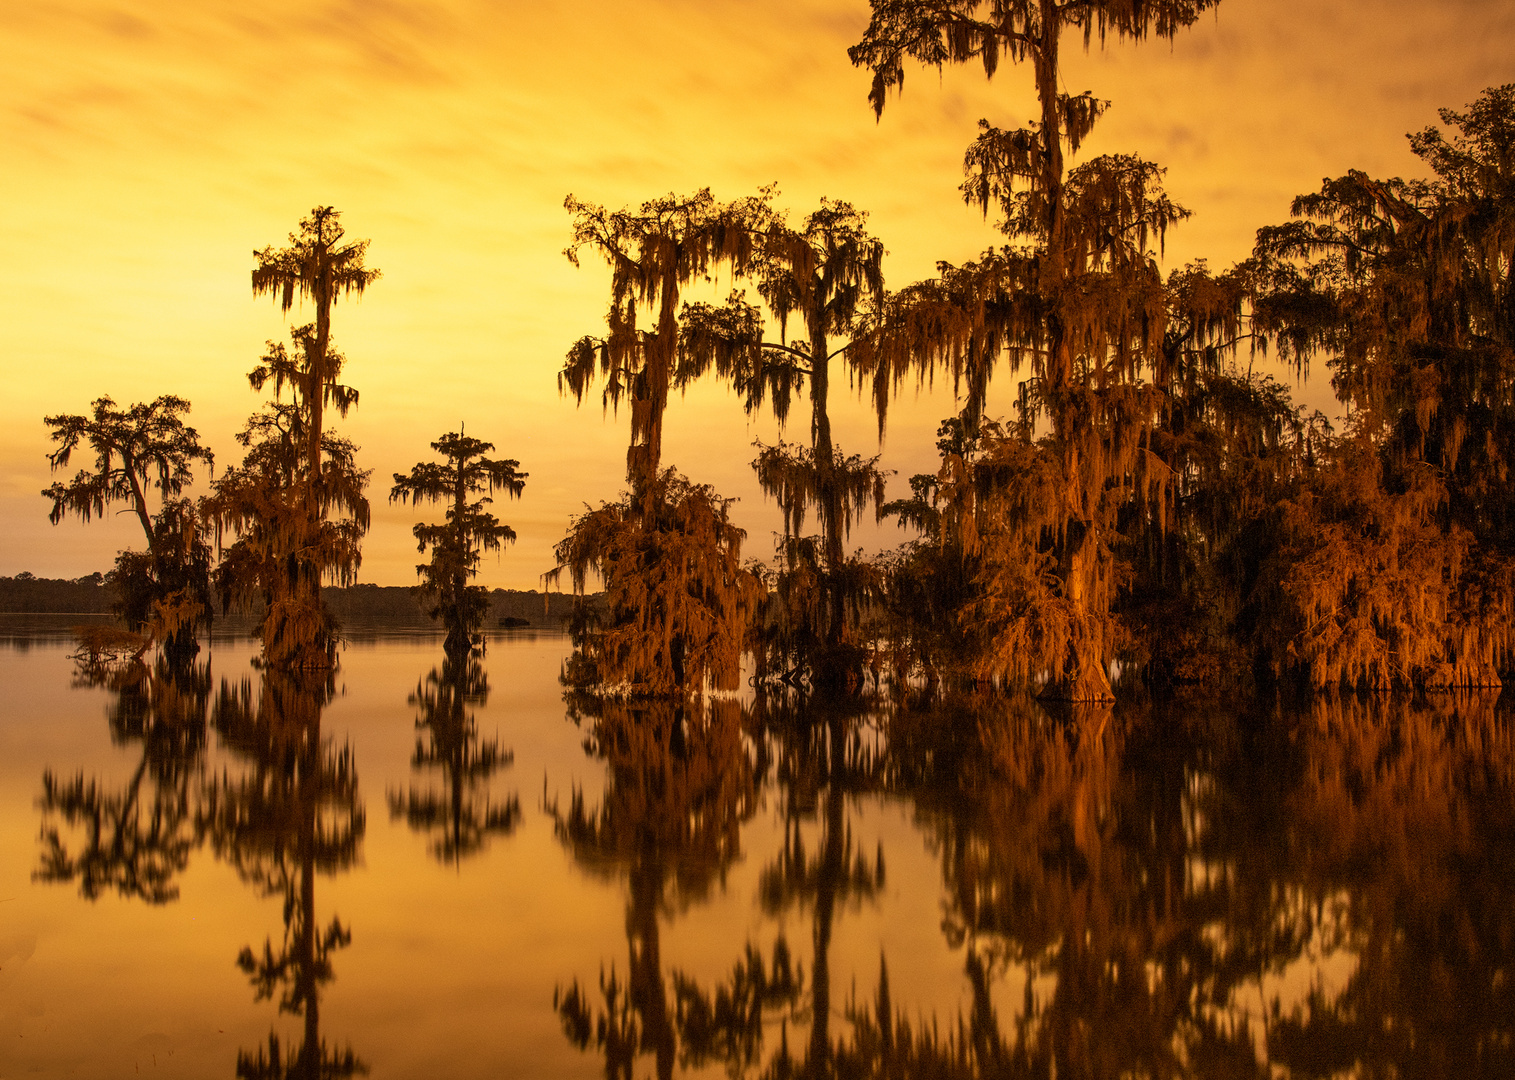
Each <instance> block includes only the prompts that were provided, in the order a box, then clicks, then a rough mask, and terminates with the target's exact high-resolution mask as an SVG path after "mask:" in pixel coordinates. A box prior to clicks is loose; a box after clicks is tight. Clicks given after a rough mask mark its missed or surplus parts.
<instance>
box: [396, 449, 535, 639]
mask: <svg viewBox="0 0 1515 1080" xmlns="http://www.w3.org/2000/svg"><path fill="white" fill-rule="evenodd" d="M431 448H432V449H433V450H435V451H436V452H437V453H438V454H441V455H442V457H443V458H445V459H446V460H445V462H433V461H423V462H418V463H417V464H416V465H414V466H412V467H411V470H410V475H409V476H406V475H404V474H402V473H395V474H394V477H395V482H394V486H393V487H392V488H390V490H389V501H390V502H401V503H405V502H409V503H412V504H414V505H417V506H419V505H420V504H421V503H422V502H423V501H425V502H444V503H447V514H446V522H445V523H444V524H441V525H427V524H425V523H424V522H423V523H421V524H418V525H416V527H415V530H414V532H415V537H416V540H417V541H418V548H417V550H419V551H421V552H425V550H426V549H427V547H430V548H431V561H430V562H428V563H422V564H421V565H419V566H417V567H416V574H417V575H419V577H420V578H421V594H422V595H423V596H424V597H426V599H427V601H428V603H429V606H428V608H427V612H426V613H427V615H429V616H431V617H432V618H433V619H436V618H440V619H441V620H442V624H443V625H444V626H445V627H446V628H447V639H446V642H445V643H444V645H443V648H444V649H445V650H446V651H447V652H448V653H466V652H468V651H469V650H470V649H471V648H472V647H473V638H474V635H475V634H477V633H478V632H479V629H480V628H481V627H482V626H483V625H484V616H485V614H487V613H488V611H489V591H488V590H487V589H485V588H484V587H483V586H481V585H470V584H469V581H470V579H472V578H473V577H474V576H476V575H477V574H478V572H479V559H480V557H481V556H482V554H483V553H484V552H486V551H499V550H501V548H502V547H503V545H505V544H506V543H514V542H515V538H516V534H515V530H513V529H512V528H511V527H510V526H509V525H502V524H500V522H499V519H497V518H496V517H495V516H494V515H493V514H491V513H490V512H489V511H487V510H485V509H484V507H485V505H486V504H488V503H490V502H491V501H492V500H491V499H490V498H489V495H488V494H486V493H492V492H494V491H495V490H497V489H498V490H502V491H504V492H505V493H506V494H507V495H509V496H510V497H511V498H513V499H515V498H519V497H520V495H521V491H522V489H523V488H524V487H525V486H526V478H527V474H526V473H523V472H520V471H518V470H519V468H520V464H521V463H520V462H519V461H516V460H514V459H507V458H487V457H485V456H484V455H485V454H487V453H488V452H489V451H491V450H493V449H494V443H489V442H484V441H482V440H480V439H474V438H470V437H469V436H467V435H464V434H463V432H462V430H461V429H460V430H458V431H455V432H453V431H450V432H448V433H447V434H445V435H443V436H442V437H441V438H440V439H438V440H437V441H436V442H434V443H432V444H431ZM474 495H479V496H481V497H480V498H477V499H475V498H472V496H474Z"/></svg>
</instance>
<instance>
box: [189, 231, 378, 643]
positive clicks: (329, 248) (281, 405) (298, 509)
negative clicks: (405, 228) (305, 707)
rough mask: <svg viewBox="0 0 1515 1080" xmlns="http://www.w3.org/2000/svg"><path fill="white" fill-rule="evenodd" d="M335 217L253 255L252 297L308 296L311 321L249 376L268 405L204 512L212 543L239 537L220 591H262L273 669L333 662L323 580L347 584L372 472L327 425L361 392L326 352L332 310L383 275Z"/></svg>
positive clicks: (287, 303) (272, 346) (250, 425)
mask: <svg viewBox="0 0 1515 1080" xmlns="http://www.w3.org/2000/svg"><path fill="white" fill-rule="evenodd" d="M340 217H341V215H340V214H339V213H338V212H337V211H335V210H333V209H332V208H331V207H329V206H326V207H317V208H316V209H314V210H312V211H311V214H310V216H309V217H307V218H303V219H302V220H301V221H300V228H299V231H298V232H295V233H291V234H290V237H289V246H288V247H285V248H278V249H275V248H273V247H267V248H264V249H263V250H262V251H257V252H254V253H253V254H254V256H255V257H256V258H257V260H258V265H257V268H256V269H254V270H253V272H252V286H253V295H254V296H260V295H263V294H265V293H268V294H272V295H273V297H274V299H275V302H277V303H278V304H279V305H280V307H281V309H282V310H283V311H289V310H290V308H291V307H293V306H294V303H295V300H296V298H299V299H301V300H305V299H309V300H310V301H311V302H312V305H313V306H314V308H315V316H316V319H315V322H313V323H307V324H305V325H303V326H300V327H297V328H296V329H295V330H294V331H292V333H291V339H292V343H293V348H286V347H285V346H284V345H283V344H282V343H279V342H273V341H270V342H269V343H268V351H267V352H266V353H265V354H264V356H263V358H262V360H261V361H260V362H259V364H258V366H257V367H255V368H254V369H253V370H252V371H251V372H250V373H249V374H248V381H249V382H250V383H251V384H252V388H253V389H254V390H262V389H263V387H264V385H265V384H269V383H271V384H272V388H273V396H274V403H273V404H272V405H270V406H269V407H267V408H265V409H264V410H263V411H262V412H259V413H255V414H254V415H253V416H252V418H251V419H249V420H248V422H247V426H246V428H244V429H243V431H242V432H241V433H240V434H239V435H238V436H237V440H238V442H240V443H241V444H242V445H243V446H245V447H247V448H248V452H247V455H246V457H245V458H244V459H243V462H242V465H241V467H240V468H235V469H230V470H228V471H227V472H226V474H225V475H224V476H222V477H221V478H220V479H219V480H218V481H217V482H216V485H215V494H214V495H213V496H212V497H211V498H210V499H208V500H207V502H206V506H205V509H206V512H207V514H208V516H209V517H210V518H211V520H213V521H214V522H215V525H216V529H217V534H218V536H221V535H224V534H225V533H227V532H230V533H232V534H233V535H234V536H235V537H236V541H235V543H234V544H233V545H232V546H231V548H230V549H229V550H228V551H227V552H226V554H225V556H224V557H223V559H222V561H221V566H220V569H219V571H218V574H217V577H218V584H219V587H220V590H221V594H222V596H223V598H224V599H225V600H226V601H235V602H238V603H240V604H242V605H244V606H245V605H246V604H248V602H249V601H250V600H251V598H252V597H253V596H255V595H259V594H261V596H262V598H263V600H264V603H265V604H266V605H267V610H266V612H265V614H264V616H263V622H262V633H263V659H264V662H265V663H267V664H270V665H272V666H275V667H287V668H327V667H331V666H332V664H333V663H334V648H335V644H336V639H335V628H334V625H333V622H332V619H331V616H330V614H329V613H328V612H327V611H326V609H325V607H324V606H323V605H322V603H321V582H322V580H323V579H326V578H331V579H335V580H336V581H337V582H338V583H340V584H343V585H347V584H350V583H351V582H352V580H353V576H354V574H355V573H356V572H357V568H358V563H359V561H360V560H361V552H360V548H359V542H360V540H361V538H362V536H363V533H364V532H366V531H367V529H368V500H367V498H365V497H364V495H363V491H364V488H365V487H366V486H367V483H368V476H369V473H368V472H367V471H364V470H360V469H358V467H357V465H356V463H355V461H354V453H355V452H356V449H357V448H356V447H354V446H353V445H352V443H350V442H348V441H347V440H346V439H341V438H338V437H336V436H334V435H333V434H332V433H331V432H330V431H329V430H328V428H327V424H326V409H327V408H328V407H331V408H334V409H336V410H337V412H338V414H339V415H341V416H346V415H347V411H348V410H349V409H351V408H352V407H353V406H354V405H356V404H357V401H358V392H357V391H356V390H354V389H353V388H352V387H350V386H347V385H344V384H343V383H342V382H340V379H341V375H342V366H343V363H344V361H343V357H342V355H341V354H340V353H338V352H337V351H336V350H335V349H333V348H332V347H331V307H332V304H333V303H334V302H335V301H336V299H337V298H338V297H339V296H342V295H346V294H349V293H352V294H356V295H359V296H361V295H362V294H363V291H364V290H365V289H366V288H367V287H368V286H369V285H370V284H372V283H373V281H374V280H375V279H376V278H377V277H378V276H379V271H377V270H371V269H368V268H367V267H365V266H364V265H363V259H364V255H365V252H366V251H367V249H368V241H366V240H359V241H351V242H348V243H343V237H344V235H345V234H344V232H343V229H342V226H341V224H340V222H339V218H340ZM286 389H287V390H288V391H289V395H290V400H289V401H288V402H285V401H284V400H283V397H284V392H285V390H286Z"/></svg>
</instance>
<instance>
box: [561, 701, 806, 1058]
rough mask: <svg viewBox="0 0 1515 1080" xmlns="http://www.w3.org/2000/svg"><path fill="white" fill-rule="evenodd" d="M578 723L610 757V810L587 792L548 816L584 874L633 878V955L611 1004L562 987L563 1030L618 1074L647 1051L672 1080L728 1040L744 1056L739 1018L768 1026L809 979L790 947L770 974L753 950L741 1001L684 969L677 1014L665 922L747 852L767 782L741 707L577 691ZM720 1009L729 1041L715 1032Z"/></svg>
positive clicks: (615, 978)
mask: <svg viewBox="0 0 1515 1080" xmlns="http://www.w3.org/2000/svg"><path fill="white" fill-rule="evenodd" d="M570 716H571V717H572V718H573V719H574V720H575V722H578V723H580V724H581V725H583V726H584V727H585V728H586V737H585V749H586V751H587V752H589V753H590V754H592V755H594V756H596V757H598V758H600V759H602V760H603V761H604V762H605V768H606V782H605V792H604V795H603V797H602V798H601V800H600V802H599V805H597V806H590V805H589V804H588V802H587V801H586V800H585V798H584V796H583V793H582V792H577V791H576V792H575V793H574V794H573V796H572V798H571V801H570V803H569V805H568V806H567V807H566V808H563V807H561V806H557V805H550V806H549V807H548V810H549V812H550V813H551V814H552V816H553V818H554V821H555V825H556V830H557V834H558V837H559V839H560V840H561V841H562V843H563V844H564V845H566V846H567V847H568V849H569V850H570V851H571V852H572V854H573V856H574V858H575V859H576V860H577V861H578V862H579V864H580V865H581V866H584V867H585V868H587V869H589V870H590V871H591V872H594V873H599V874H603V875H606V876H619V875H622V874H624V875H625V876H626V879H627V893H628V895H627V903H626V942H627V953H628V957H627V963H626V976H625V980H624V982H623V981H622V978H621V976H620V975H619V974H618V973H617V971H616V967H615V965H614V963H612V964H611V967H610V971H609V974H608V975H607V974H605V973H603V972H602V974H601V977H600V992H601V997H602V999H603V1001H602V1002H601V1003H599V1004H596V1003H594V1002H592V1001H591V998H590V995H589V994H588V993H587V992H586V991H585V990H584V988H583V987H582V986H581V985H580V984H579V982H578V981H577V980H574V982H573V983H572V984H571V985H570V986H569V987H568V988H567V989H566V990H565V989H564V988H562V987H559V989H558V991H557V993H556V994H555V998H554V1000H555V1007H556V1008H557V1010H558V1013H559V1015H560V1017H561V1018H562V1021H563V1028H564V1031H565V1032H566V1033H567V1035H568V1037H569V1039H570V1041H571V1042H573V1043H574V1044H575V1045H576V1046H578V1047H580V1048H581V1049H585V1048H588V1047H589V1046H590V1045H591V1044H592V1045H593V1046H594V1047H595V1048H596V1049H597V1050H598V1051H599V1052H600V1053H601V1054H602V1055H603V1056H604V1059H605V1073H606V1075H607V1076H612V1077H628V1078H629V1077H630V1076H631V1075H632V1073H633V1069H634V1066H635V1064H636V1060H637V1058H638V1056H639V1055H642V1054H651V1055H653V1058H654V1067H655V1071H656V1075H657V1076H659V1077H669V1076H672V1075H673V1068H674V1063H675V1060H676V1059H678V1060H680V1061H681V1062H682V1063H683V1064H685V1065H686V1066H687V1065H690V1064H696V1063H698V1061H699V1059H701V1058H703V1057H704V1055H705V1054H706V1053H709V1052H711V1049H712V1048H713V1047H714V1046H716V1045H717V1044H724V1042H726V1041H729V1042H730V1043H731V1044H732V1046H733V1047H734V1048H735V1049H736V1050H737V1051H738V1052H739V1051H740V1048H741V1047H742V1046H743V1045H745V1044H746V1043H749V1042H751V1037H750V1036H747V1035H744V1034H743V1032H744V1031H745V1030H746V1029H747V1028H748V1027H750V1025H749V1024H746V1023H745V1020H744V1021H741V1022H739V1021H738V1019H737V1014H741V1015H742V1016H743V1017H744V1018H745V1017H751V1016H752V1015H753V1013H754V1010H756V1011H757V1013H758V1017H759V1024H760V1019H761V1010H762V1009H763V1008H764V1007H766V1006H768V1005H769V1004H770V1003H771V1002H773V1001H775V1000H787V998H788V997H789V996H790V994H791V988H792V986H793V983H794V980H795V978H796V976H795V974H794V972H793V971H792V970H790V968H789V965H788V962H787V953H786V951H785V950H784V949H783V948H782V946H780V947H779V948H777V949H776V950H775V954H774V961H773V963H772V965H771V966H770V965H766V964H764V962H763V960H762V958H761V957H760V956H758V955H757V954H756V952H755V951H753V950H750V949H749V951H748V956H747V957H746V958H745V959H744V960H743V961H742V962H741V963H740V964H738V965H737V973H736V974H735V975H734V976H733V983H734V985H735V986H736V993H737V994H738V999H735V1000H734V999H732V998H730V997H729V996H728V997H727V998H725V999H723V1000H721V1001H720V1002H719V1003H718V1004H716V1003H713V1002H712V1000H711V999H710V998H708V997H704V996H702V995H700V993H699V991H698V988H697V986H696V985H695V983H694V981H693V980H691V979H689V978H688V977H686V976H684V975H683V974H682V973H678V972H675V973H674V974H673V980H672V981H673V984H674V988H675V1005H674V1007H672V1008H670V1004H669V997H668V983H667V980H665V978H664V975H663V968H662V958H661V950H660V927H659V922H658V920H659V916H660V915H664V914H667V913H668V911H669V909H671V908H674V907H677V906H682V905H687V904H689V903H694V902H698V901H700V900H702V899H704V898H705V897H706V896H708V894H709V892H710V889H711V887H712V885H713V884H714V883H715V882H717V881H718V880H721V879H722V878H723V875H724V873H725V871H726V870H727V868H729V867H730V866H731V864H732V863H733V862H734V861H735V860H736V859H737V857H738V856H739V854H740V851H741V848H740V836H741V827H742V825H743V823H745V822H746V821H747V820H748V819H749V818H750V817H751V816H752V814H753V812H754V811H755V809H756V807H757V792H758V781H759V777H760V776H761V773H762V763H761V760H760V759H759V757H758V754H759V751H760V747H759V746H758V745H757V744H754V743H753V741H752V740H751V739H749V738H748V737H747V732H746V730H745V728H746V722H745V721H746V717H745V715H744V710H743V708H742V706H741V705H740V704H739V703H737V702H735V701H729V700H711V701H706V702H703V703H700V702H696V703H691V704H683V703H673V702H667V701H657V700H637V701H619V700H607V699H596V698H588V697H578V696H575V697H574V698H572V699H571V701H570ZM696 1002H697V1003H696ZM717 1008H718V1009H719V1012H720V1014H721V1017H722V1020H723V1021H725V1022H726V1027H727V1028H728V1030H729V1033H730V1035H729V1039H724V1038H723V1036H722V1035H721V1034H719V1033H717V1032H716V1031H715V1030H714V1027H713V1024H714V1023H715V1021H714V1019H713V1015H712V1014H713V1012H714V1011H715V1010H716V1009H717Z"/></svg>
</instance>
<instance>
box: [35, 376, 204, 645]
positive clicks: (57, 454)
mask: <svg viewBox="0 0 1515 1080" xmlns="http://www.w3.org/2000/svg"><path fill="white" fill-rule="evenodd" d="M187 412H189V402H188V401H185V400H184V399H183V398H180V397H174V396H172V395H164V396H162V397H159V398H155V399H154V400H152V401H150V402H140V403H137V404H134V405H130V406H127V407H126V408H124V409H123V408H120V407H119V406H117V405H116V403H115V402H114V401H112V400H111V399H110V398H109V397H102V398H97V399H96V400H95V401H94V403H93V407H92V409H91V412H90V415H88V416H80V415H77V414H61V413H60V414H59V415H56V416H49V417H46V418H44V423H46V424H47V426H48V428H50V429H51V433H52V438H53V441H54V442H55V443H56V444H57V445H56V448H55V449H54V450H53V452H52V453H51V454H49V455H48V463H49V464H50V465H51V466H52V468H53V470H54V471H57V470H59V469H63V468H66V467H67V466H68V465H69V463H70V462H71V461H72V460H73V456H74V454H75V453H76V452H77V451H79V450H80V449H84V448H88V450H89V451H90V452H91V453H93V455H94V462H93V468H90V469H80V470H79V471H78V472H77V473H75V474H74V477H73V479H72V480H70V481H69V482H68V483H67V484H63V483H54V484H53V485H52V486H51V487H49V488H47V490H45V491H44V492H42V494H43V496H44V497H45V498H48V499H51V500H52V503H53V508H52V511H51V513H50V514H49V515H48V517H49V519H50V520H51V521H52V522H53V524H55V525H56V524H58V523H59V522H60V521H62V520H63V519H64V518H65V517H66V516H70V515H75V516H78V517H79V518H80V519H81V520H83V521H86V522H87V521H89V520H91V519H92V518H94V517H98V516H103V515H104V513H105V511H106V508H107V507H109V506H112V505H113V504H116V503H125V504H126V506H127V509H128V510H129V511H130V512H131V513H133V514H134V515H135V516H136V518H137V521H138V523H139V524H140V525H141V526H142V532H143V535H144V537H145V539H146V548H145V550H143V551H123V552H121V553H120V554H119V555H118V556H117V557H116V569H115V572H114V573H113V575H112V584H113V585H114V586H115V589H116V593H117V595H118V600H117V602H116V605H115V607H116V612H117V614H119V615H120V616H121V617H122V618H123V619H125V621H126V623H127V625H128V626H130V627H131V629H132V630H134V631H141V630H146V631H147V632H148V633H149V634H150V635H151V636H153V637H155V638H156V639H157V640H158V641H159V642H160V644H161V645H162V646H163V647H164V648H165V649H166V650H167V651H168V652H169V653H170V654H171V655H176V656H179V657H180V658H183V657H185V656H192V655H194V653H196V652H197V651H198V650H199V645H198V643H197V642H196V640H195V632H196V628H197V627H199V626H208V625H209V624H210V618H211V581H210V565H211V550H210V544H209V542H208V541H207V538H206V530H205V529H204V528H203V527H202V523H201V520H200V517H199V515H198V514H197V513H196V511H195V506H194V504H193V503H192V502H190V500H189V499H188V498H186V497H185V496H184V494H183V492H184V489H185V488H186V487H187V486H189V484H191V483H192V482H193V480H194V466H195V464H196V463H197V462H198V463H200V464H203V465H206V466H209V465H211V464H213V462H214V460H215V459H214V455H212V453H211V452H210V451H209V450H208V449H206V448H205V447H203V446H201V445H200V437H199V434H198V433H197V432H196V431H195V429H194V428H192V427H190V426H189V425H187V424H186V423H185V422H184V414H185V413H187ZM154 495H156V501H157V503H158V509H157V512H156V513H154V512H153V509H152V505H151V503H150V502H149V499H150V498H152V497H153V496H154Z"/></svg>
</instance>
